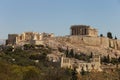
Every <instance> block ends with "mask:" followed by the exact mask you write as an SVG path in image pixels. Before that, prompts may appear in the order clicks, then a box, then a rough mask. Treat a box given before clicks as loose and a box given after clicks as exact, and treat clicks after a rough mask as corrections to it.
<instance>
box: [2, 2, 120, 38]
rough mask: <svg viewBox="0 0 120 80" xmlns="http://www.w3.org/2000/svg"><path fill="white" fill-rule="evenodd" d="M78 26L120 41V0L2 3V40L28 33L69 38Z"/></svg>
mask: <svg viewBox="0 0 120 80" xmlns="http://www.w3.org/2000/svg"><path fill="white" fill-rule="evenodd" d="M74 24H85V25H90V26H93V27H94V28H97V29H98V30H99V33H103V34H104V35H106V33H107V32H108V31H111V32H112V33H113V34H114V35H117V37H119V38H120V0H0V39H2V38H4V39H5V38H7V34H9V33H22V32H24V31H34V32H48V33H55V35H69V34H70V26H71V25H74Z"/></svg>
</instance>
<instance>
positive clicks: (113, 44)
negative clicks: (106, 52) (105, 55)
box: [56, 36, 120, 50]
mask: <svg viewBox="0 0 120 80" xmlns="http://www.w3.org/2000/svg"><path fill="white" fill-rule="evenodd" d="M56 40H57V41H61V42H62V43H63V44H65V42H68V43H71V44H77V45H83V46H95V47H102V48H105V49H107V48H113V49H117V50H120V40H115V39H109V38H107V37H90V36H67V37H57V38H56ZM77 45H76V46H77Z"/></svg>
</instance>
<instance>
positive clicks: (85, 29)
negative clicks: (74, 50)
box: [71, 25, 98, 37]
mask: <svg viewBox="0 0 120 80" xmlns="http://www.w3.org/2000/svg"><path fill="white" fill-rule="evenodd" d="M71 35H85V36H92V37H93V36H94V37H97V36H98V31H97V29H94V28H92V27H90V26H87V25H73V26H71Z"/></svg>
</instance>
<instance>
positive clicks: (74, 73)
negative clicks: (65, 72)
mask: <svg viewBox="0 0 120 80" xmlns="http://www.w3.org/2000/svg"><path fill="white" fill-rule="evenodd" d="M71 80H77V71H76V68H74V69H73V70H72V78H71Z"/></svg>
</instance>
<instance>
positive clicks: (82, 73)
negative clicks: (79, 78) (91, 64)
mask: <svg viewBox="0 0 120 80" xmlns="http://www.w3.org/2000/svg"><path fill="white" fill-rule="evenodd" d="M80 73H81V75H85V70H84V68H83V67H82V69H81V72H80Z"/></svg>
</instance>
